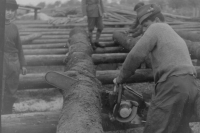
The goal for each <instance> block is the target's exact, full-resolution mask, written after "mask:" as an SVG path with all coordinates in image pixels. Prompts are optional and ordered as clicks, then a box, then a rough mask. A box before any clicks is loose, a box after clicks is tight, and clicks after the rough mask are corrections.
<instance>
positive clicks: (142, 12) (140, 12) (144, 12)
mask: <svg viewBox="0 0 200 133" xmlns="http://www.w3.org/2000/svg"><path fill="white" fill-rule="evenodd" d="M136 12H137V17H138V20H139V22H140V24H141V23H142V22H143V21H144V20H145V19H147V18H148V17H150V16H152V15H155V14H158V13H160V12H161V9H160V8H159V7H158V6H157V5H155V4H148V5H144V6H142V7H140V8H139V9H137V10H136Z"/></svg>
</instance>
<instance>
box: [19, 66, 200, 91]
mask: <svg viewBox="0 0 200 133" xmlns="http://www.w3.org/2000/svg"><path fill="white" fill-rule="evenodd" d="M195 68H196V71H197V78H198V79H199V78H200V67H198V66H197V67H195ZM74 73H75V72H74V71H68V74H69V75H74ZM45 74H46V73H35V74H27V75H20V83H19V89H37V88H50V87H52V86H51V85H49V84H47V83H46V81H45ZM118 74H119V70H107V71H97V72H96V77H97V79H98V80H99V81H101V83H102V84H112V83H113V79H114V78H116V77H117V75H118ZM142 82H153V73H152V70H151V69H138V70H137V71H136V73H135V74H134V75H133V76H132V77H131V78H129V79H128V80H127V83H142Z"/></svg>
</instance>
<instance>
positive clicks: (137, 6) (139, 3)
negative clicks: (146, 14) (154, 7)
mask: <svg viewBox="0 0 200 133" xmlns="http://www.w3.org/2000/svg"><path fill="white" fill-rule="evenodd" d="M142 6H144V2H138V3H137V4H136V5H135V7H134V9H133V10H134V11H136V10H137V9H139V8H140V7H142Z"/></svg>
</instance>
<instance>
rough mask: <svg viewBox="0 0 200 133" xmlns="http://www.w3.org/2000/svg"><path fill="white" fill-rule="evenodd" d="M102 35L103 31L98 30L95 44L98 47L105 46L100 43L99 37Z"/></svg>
mask: <svg viewBox="0 0 200 133" xmlns="http://www.w3.org/2000/svg"><path fill="white" fill-rule="evenodd" d="M100 36H101V32H99V31H98V30H97V33H96V40H95V42H94V44H95V46H97V47H101V48H104V47H105V46H103V45H101V44H100V43H99V38H100Z"/></svg>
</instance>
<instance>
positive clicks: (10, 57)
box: [1, 0, 27, 114]
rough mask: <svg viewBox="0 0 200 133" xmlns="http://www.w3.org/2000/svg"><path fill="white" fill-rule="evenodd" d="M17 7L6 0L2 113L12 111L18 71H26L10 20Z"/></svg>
mask: <svg viewBox="0 0 200 133" xmlns="http://www.w3.org/2000/svg"><path fill="white" fill-rule="evenodd" d="M17 9H18V5H17V2H16V1H15V0H6V11H5V44H4V60H3V61H4V62H3V95H2V101H3V102H2V110H1V113H2V114H10V113H12V108H13V104H14V102H15V101H16V100H17V99H16V96H15V93H16V91H17V89H18V85H19V74H20V71H22V74H23V75H25V74H26V72H27V69H26V68H25V67H24V66H25V58H24V53H23V50H22V44H21V40H20V37H19V32H18V28H17V26H16V25H15V24H13V23H12V22H11V21H12V20H13V19H14V17H15V14H16V10H17Z"/></svg>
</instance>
